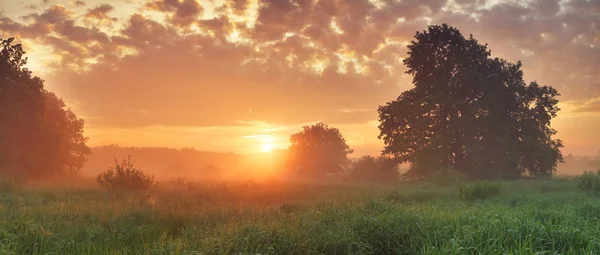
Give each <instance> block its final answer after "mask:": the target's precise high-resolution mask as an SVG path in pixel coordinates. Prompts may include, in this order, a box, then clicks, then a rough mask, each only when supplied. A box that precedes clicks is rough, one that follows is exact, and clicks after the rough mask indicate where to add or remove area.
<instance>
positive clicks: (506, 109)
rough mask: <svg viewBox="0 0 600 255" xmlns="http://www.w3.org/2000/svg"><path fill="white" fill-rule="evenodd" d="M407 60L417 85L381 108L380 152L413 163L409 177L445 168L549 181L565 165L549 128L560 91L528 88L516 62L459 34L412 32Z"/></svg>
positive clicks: (443, 29) (433, 29) (442, 29)
mask: <svg viewBox="0 0 600 255" xmlns="http://www.w3.org/2000/svg"><path fill="white" fill-rule="evenodd" d="M408 50H409V52H408V57H407V58H405V59H404V65H406V67H407V68H408V71H407V73H408V74H410V75H412V76H413V84H414V88H412V89H410V90H408V91H405V92H403V93H402V94H401V95H400V96H399V97H398V98H397V99H396V100H394V101H392V102H388V103H387V104H385V105H383V106H380V107H379V109H378V112H379V121H380V125H379V129H380V135H379V138H380V139H383V141H384V144H385V148H384V150H383V154H385V155H390V156H393V157H395V158H396V159H397V160H398V161H400V162H410V163H411V164H412V167H411V169H410V170H409V176H412V177H413V178H417V177H427V176H429V175H430V174H432V173H433V171H435V170H437V169H442V168H450V169H456V170H457V171H459V172H461V173H464V174H466V175H468V176H469V177H472V178H478V179H496V178H502V179H513V178H518V177H520V176H521V175H523V174H529V175H531V176H548V175H551V174H552V173H553V172H554V171H555V170H556V166H557V163H558V162H562V160H563V159H562V154H561V152H560V148H561V147H563V145H562V142H561V141H560V140H558V139H553V138H552V137H553V135H554V134H556V131H555V130H554V129H552V128H551V127H550V122H551V120H552V118H554V117H556V114H557V112H558V111H559V108H558V107H557V104H558V100H557V99H556V97H558V96H559V95H560V94H559V93H558V92H557V91H556V90H555V89H554V88H552V87H550V86H540V85H538V84H537V83H536V82H532V83H530V84H528V85H527V84H526V83H525V81H524V80H523V72H522V71H521V63H520V62H517V63H516V64H513V63H510V62H507V61H505V60H503V59H498V58H492V57H491V52H490V51H489V50H488V49H487V45H482V44H480V43H479V42H478V41H477V40H475V39H474V38H473V37H472V36H471V37H469V38H465V37H464V36H463V35H462V34H461V33H460V31H459V30H458V29H456V28H453V27H451V26H448V25H446V24H443V25H441V26H440V25H432V26H429V27H428V29H427V30H426V31H423V32H417V33H416V35H415V40H414V41H412V42H411V44H410V45H408Z"/></svg>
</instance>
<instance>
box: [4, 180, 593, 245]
mask: <svg viewBox="0 0 600 255" xmlns="http://www.w3.org/2000/svg"><path fill="white" fill-rule="evenodd" d="M502 186H503V187H504V189H503V192H501V193H499V194H497V195H496V196H490V197H486V198H481V199H477V200H472V201H470V200H463V199H461V195H460V192H459V191H458V190H457V189H456V188H453V187H439V186H437V185H432V184H430V183H428V182H413V183H407V184H402V185H388V186H381V185H379V186H377V187H376V188H374V186H356V185H355V186H345V185H335V186H331V185H329V186H327V185H310V184H305V185H301V184H296V185H287V184H284V183H264V184H260V183H257V184H254V185H253V186H252V187H247V186H243V185H241V184H240V185H231V184H229V185H227V187H226V188H224V187H223V186H222V185H213V186H209V185H198V187H201V188H198V189H195V190H190V189H174V188H169V187H163V190H161V191H158V192H156V193H152V194H150V193H145V194H141V193H132V194H131V195H127V194H125V195H124V194H123V193H106V192H102V191H101V190H96V189H55V190H48V189H43V190H42V189H32V188H28V189H20V190H19V191H17V192H12V193H2V194H0V254H596V253H599V252H600V228H598V224H597V222H598V220H599V219H600V201H599V200H598V199H597V198H596V197H595V196H589V195H587V194H586V193H585V192H584V191H581V190H580V189H578V188H577V185H576V182H575V181H572V180H567V181H555V180H549V181H535V180H531V181H519V182H510V183H508V182H507V183H503V184H502Z"/></svg>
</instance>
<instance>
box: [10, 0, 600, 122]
mask: <svg viewBox="0 0 600 255" xmlns="http://www.w3.org/2000/svg"><path fill="white" fill-rule="evenodd" d="M597 10H598V4H597V2H594V1H580V0H572V1H568V2H564V1H562V2H559V1H554V0H548V1H542V0H536V1H530V2H528V4H522V3H516V2H501V3H499V4H490V3H488V2H487V1H480V0H460V1H456V0H455V1H451V2H447V1H443V0H427V1H418V0H405V1H393V0H380V1H368V0H357V1H354V0H352V1H351V0H342V1H333V0H328V1H318V2H313V1H308V0H297V1H275V0H270V1H267V0H263V1H261V2H260V4H257V3H256V1H251V0H248V1H225V4H224V5H222V6H216V7H215V8H214V9H213V8H212V7H211V6H204V7H203V6H200V5H199V4H198V2H197V1H188V0H184V1H182V0H179V1H177V0H162V1H150V2H148V3H146V4H143V5H142V8H141V10H140V11H139V12H138V13H133V14H130V15H129V16H128V17H122V16H121V17H119V18H120V20H123V22H122V23H119V24H116V25H118V26H115V24H113V25H112V26H108V25H107V24H101V23H95V24H81V22H78V20H80V19H81V18H85V17H87V16H88V14H90V13H93V14H90V15H89V17H94V18H95V19H104V16H103V15H107V13H109V12H110V11H114V13H113V14H114V15H117V11H116V10H113V8H112V6H110V5H99V6H97V7H95V8H93V9H90V10H89V11H88V13H87V14H84V16H83V17H75V16H76V15H75V14H73V13H71V12H69V11H67V10H65V9H64V7H60V6H52V7H50V8H49V9H47V10H45V11H44V12H43V13H40V14H38V13H34V14H31V15H28V20H30V21H31V22H29V23H26V22H18V21H16V20H13V19H10V18H6V17H3V18H0V29H2V30H3V31H8V32H9V33H14V34H18V35H21V36H23V37H26V38H33V39H35V40H37V41H38V42H40V43H43V44H45V45H50V46H51V47H52V48H53V49H54V52H55V54H57V55H59V56H61V59H62V61H61V62H60V64H59V66H61V68H57V69H56V70H55V72H54V74H53V75H52V76H49V77H46V78H47V80H48V81H49V83H52V84H53V87H54V88H56V91H57V92H58V93H59V95H61V96H62V97H63V98H65V100H66V101H67V102H77V103H73V107H74V108H75V109H77V111H78V112H79V113H80V114H82V115H85V116H90V117H91V118H89V119H88V120H87V125H88V126H91V127H94V128H107V127H111V128H137V127H148V126H172V127H186V126H235V125H242V124H240V123H244V122H252V121H265V122H268V123H275V124H278V125H297V124H298V123H306V122H312V121H326V122H328V123H330V124H344V125H352V124H356V123H366V122H369V121H373V120H375V119H376V118H377V116H376V109H377V106H378V105H381V104H384V103H385V102H387V101H389V100H392V99H394V98H396V97H397V96H398V95H399V94H400V93H401V92H402V91H403V90H405V89H407V88H410V86H411V85H410V83H411V77H409V76H407V75H406V74H404V71H405V68H404V67H403V65H402V58H404V57H406V51H407V49H406V44H407V43H408V42H409V41H410V40H412V38H413V36H414V34H415V32H416V31H419V30H423V29H425V28H426V26H427V24H431V23H432V24H440V23H444V22H446V23H449V24H450V25H452V26H456V27H457V28H459V29H460V30H461V31H462V32H463V34H465V35H468V34H473V35H474V37H475V38H477V39H478V40H479V41H480V42H482V43H489V48H490V49H491V50H492V54H493V55H494V56H498V57H502V58H506V59H508V60H509V61H513V62H514V61H517V60H522V61H523V64H524V73H525V78H526V80H527V81H532V80H538V81H539V82H540V83H542V84H548V85H552V86H554V87H556V88H557V89H559V91H560V92H561V93H562V94H563V96H562V99H564V100H569V101H574V102H586V101H588V100H590V99H591V98H595V97H598V96H600V84H598V80H600V74H598V73H597V71H596V70H595V69H596V67H597V66H600V63H599V62H598V61H599V60H600V55H599V54H600V36H598V35H599V34H600V33H599V28H600V21H599V20H598V15H597V13H598V12H597ZM106 17H108V16H106ZM109 27H110V28H111V29H109ZM112 28H114V29H112ZM107 31H110V32H107ZM76 67H85V68H76ZM82 69H85V70H82Z"/></svg>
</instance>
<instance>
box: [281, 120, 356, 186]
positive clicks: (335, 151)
mask: <svg viewBox="0 0 600 255" xmlns="http://www.w3.org/2000/svg"><path fill="white" fill-rule="evenodd" d="M302 129H303V130H302V132H299V133H296V134H293V135H291V136H290V142H291V145H290V147H289V151H288V157H289V158H288V160H289V162H288V163H289V166H290V167H292V168H294V169H299V170H300V173H301V174H302V175H306V176H312V177H323V176H325V175H327V174H341V173H342V172H343V166H344V165H345V164H347V163H348V154H350V153H352V150H351V149H350V147H349V146H348V145H347V144H346V140H345V139H344V137H343V136H342V134H341V133H340V131H339V130H338V129H337V128H332V127H329V126H327V124H325V123H322V122H320V123H317V124H315V125H311V126H304V127H303V128H302Z"/></svg>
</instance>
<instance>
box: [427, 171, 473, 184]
mask: <svg viewBox="0 0 600 255" xmlns="http://www.w3.org/2000/svg"><path fill="white" fill-rule="evenodd" d="M427 180H428V181H430V182H431V183H433V184H435V185H437V186H441V187H447V186H452V185H455V184H459V183H462V182H464V181H466V180H467V177H466V176H465V175H464V174H461V173H459V172H457V171H453V170H439V171H436V172H433V173H432V174H431V175H430V176H429V177H428V178H427Z"/></svg>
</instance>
